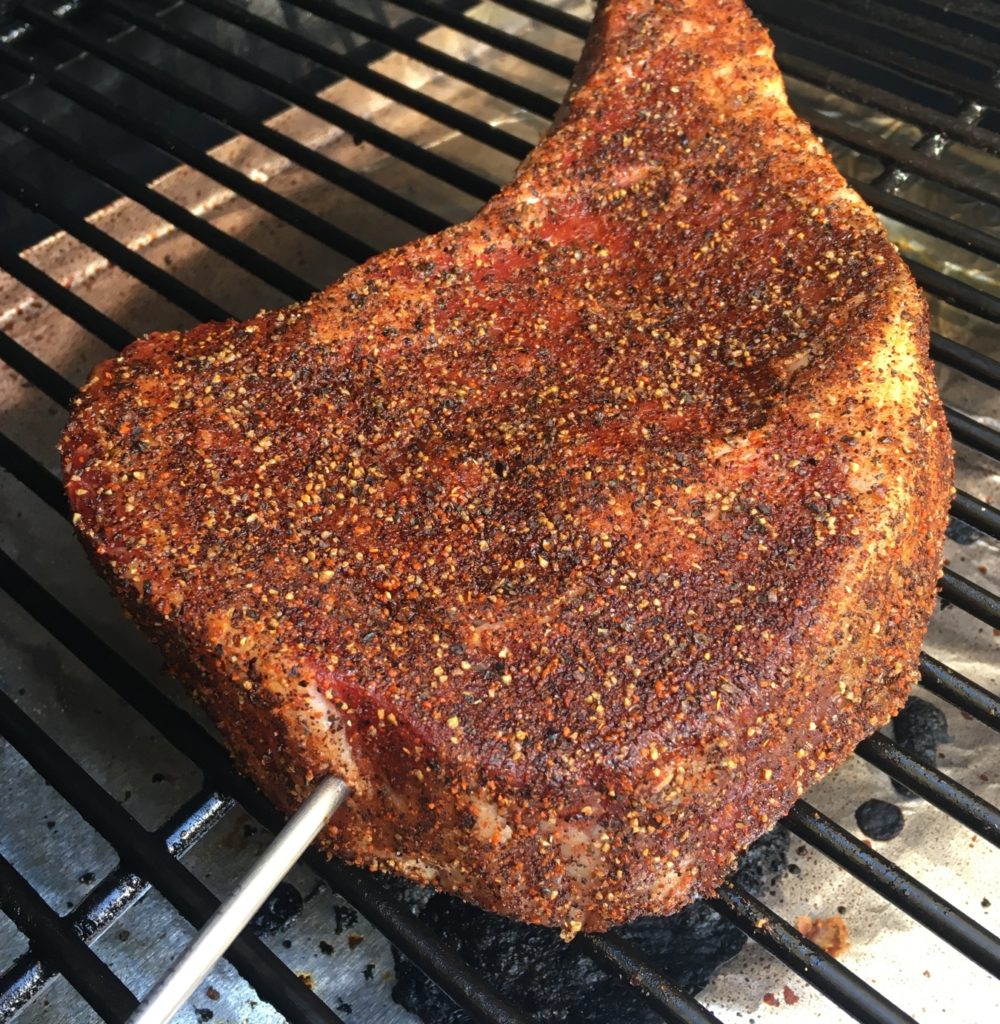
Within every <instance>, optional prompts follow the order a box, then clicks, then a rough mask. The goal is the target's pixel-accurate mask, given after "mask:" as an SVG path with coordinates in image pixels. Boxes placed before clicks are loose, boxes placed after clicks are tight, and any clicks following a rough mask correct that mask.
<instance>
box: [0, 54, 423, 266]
mask: <svg viewBox="0 0 1000 1024" xmlns="http://www.w3.org/2000/svg"><path fill="white" fill-rule="evenodd" d="M3 58H6V59H7V60H8V61H9V62H11V63H13V64H15V65H16V66H17V68H18V70H20V71H23V72H24V74H26V75H29V76H35V75H38V76H43V77H44V78H45V84H46V85H47V86H49V87H50V88H52V89H54V90H56V91H57V92H59V93H60V94H62V95H63V96H66V97H68V98H69V99H71V100H73V101H74V102H75V103H77V104H79V105H80V106H81V107H82V108H83V109H84V110H90V111H92V112H94V113H96V114H98V115H99V116H100V117H103V118H104V119H105V120H107V121H108V122H110V123H111V124H115V125H118V126H119V127H121V128H124V129H125V130H126V131H128V132H131V133H132V134H133V135H135V136H136V137H137V138H141V139H143V140H145V141H146V142H149V143H151V144H152V145H154V146H156V147H157V148H159V149H162V150H163V151H164V152H166V153H170V154H172V155H173V156H175V157H177V158H178V159H179V160H181V161H183V162H184V163H186V164H188V165H189V166H190V167H193V168H194V169H195V170H197V171H200V172H201V173H202V174H204V175H206V176H207V177H209V178H211V179H213V180H214V181H216V182H218V184H220V185H223V186H224V187H226V188H228V189H229V190H230V191H232V192H234V193H235V194H236V195H239V196H242V197H243V198H244V199H247V200H249V201H250V202H251V203H253V204H254V205H255V206H258V207H259V208H260V209H262V210H266V211H267V212H268V213H272V214H274V216H276V217H278V218H279V219H281V220H283V221H284V222H285V223H286V224H289V225H290V226H292V227H294V228H295V229H296V230H298V231H301V232H302V233H303V234H306V235H309V236H310V237H311V238H315V239H316V240H317V241H319V242H322V243H323V244H324V245H326V246H328V247H330V248H331V249H334V250H336V251H337V252H340V253H342V254H343V255H345V256H347V257H348V258H350V259H352V260H354V261H355V262H359V263H360V262H361V261H362V260H365V259H367V258H368V257H369V256H371V255H374V253H375V250H374V249H373V248H372V247H371V246H369V245H366V244H365V243H364V242H361V241H360V240H358V239H357V238H354V237H353V236H352V235H349V234H347V232H345V231H342V230H341V229H340V228H338V227H336V225H334V224H331V223H329V222H328V221H326V220H324V219H323V218H322V217H318V216H317V215H316V214H314V213H311V212H310V211H309V210H307V209H306V208H305V207H304V206H299V205H298V204H297V203H294V202H292V200H290V199H286V198H284V197H283V196H281V195H279V194H278V193H277V192H273V191H271V189H269V188H265V187H264V186H263V185H260V184H258V183H257V182H255V181H253V180H252V179H250V178H248V177H247V176H246V175H245V174H242V173H241V172H239V171H237V170H234V169H233V168H232V167H230V166H229V165H228V164H225V163H223V162H222V161H221V160H216V159H215V158H214V157H212V156H209V155H208V154H207V153H204V152H202V151H201V150H200V149H198V148H196V147H194V146H189V145H188V144H187V143H185V142H184V141H183V140H182V139H180V138H179V137H178V136H177V135H174V134H172V133H171V132H170V131H169V129H167V128H164V127H163V126H161V125H158V124H150V123H149V122H148V120H146V119H144V118H143V117H142V115H140V114H136V113H133V112H132V111H130V110H129V109H128V108H127V107H123V106H122V105H121V104H119V103H114V102H113V101H110V100H107V99H106V98H105V97H103V96H102V95H101V94H100V93H98V92H96V91H94V90H93V89H90V88H89V87H88V86H86V85H84V84H83V83H82V82H77V81H75V80H74V79H73V78H72V77H71V76H69V75H67V74H65V72H62V71H59V70H58V69H56V68H45V67H43V66H42V65H40V64H39V63H38V62H37V61H34V60H27V59H24V60H22V59H21V58H20V55H16V54H14V52H13V51H11V50H8V51H7V52H6V53H3V54H0V59H3ZM233 127H234V130H237V131H238V130H239V129H238V128H236V127H235V126H233ZM269 133H270V129H264V130H262V131H261V134H262V135H268V134H269ZM246 134H249V133H246ZM274 134H275V135H276V136H277V138H278V139H279V140H281V139H284V138H285V136H282V135H279V134H278V133H277V132H275V133H274ZM258 141H260V140H258ZM289 141H290V142H291V141H292V140H289ZM264 144H265V145H267V144H268V143H266V142H265V143H264ZM278 144H279V145H281V143H280V141H279V143H278ZM68 145H70V146H73V147H74V148H77V147H76V144H75V143H72V142H70V143H69V144H68ZM295 145H296V146H297V145H298V144H297V143H295ZM271 148H273V149H275V152H279V150H278V149H277V148H276V147H273V146H272V147H271ZM303 148H304V147H303ZM306 152H307V153H310V154H313V155H315V154H314V153H313V151H312V150H306ZM284 155H289V154H287V153H286V154H284ZM290 158H291V157H290ZM311 162H312V163H316V164H317V165H319V164H323V163H324V162H325V161H324V160H323V158H319V159H318V160H317V161H311ZM302 166H305V164H302ZM334 166H337V165H334ZM309 170H311V171H313V172H314V173H317V174H319V173H320V172H319V170H318V169H317V167H309ZM327 180H331V183H333V184H338V183H337V182H332V176H331V177H329V178H328V179H327ZM421 212H422V211H421Z"/></svg>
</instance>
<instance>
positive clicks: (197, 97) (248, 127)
mask: <svg viewBox="0 0 1000 1024" xmlns="http://www.w3.org/2000/svg"><path fill="white" fill-rule="evenodd" d="M26 10H27V8H26ZM30 13H31V14H32V15H33V16H34V15H36V14H37V16H38V20H39V21H40V22H42V23H44V24H46V25H49V26H50V27H52V28H53V29H54V30H55V31H56V32H57V33H58V34H59V35H61V36H63V37H65V38H66V39H68V40H69V41H70V42H71V43H73V44H74V45H75V46H78V47H79V48H80V49H81V50H84V51H89V52H91V53H93V54H94V55H96V56H98V57H100V58H101V60H104V61H106V62H107V63H108V64H111V65H113V66H114V67H117V68H118V69H119V70H121V71H124V72H126V74H129V75H132V76H133V77H134V78H136V79H137V80H138V81H141V82H143V83H144V84H145V85H149V86H151V87H152V88H154V89H157V90H158V91H159V92H161V93H163V94H164V95H166V96H169V97H170V98H171V99H175V100H177V101H178V102H180V103H183V104H185V105H186V106H188V107H190V108H191V109H192V111H194V112H195V113H197V114H199V115H208V116H209V117H212V118H214V119H215V120H217V121H218V122H220V123H221V124H225V125H226V126H227V127H229V128H232V129H233V130H234V131H236V132H239V133H240V134H243V135H246V136H247V137H248V138H251V139H254V140H255V141H257V142H260V143H261V144H262V145H265V146H267V147H268V148H269V149H271V150H273V151H274V152H275V153H280V154H281V155H282V156H285V157H288V159H290V160H292V161H293V162H295V163H297V164H298V165H299V166H300V167H303V168H305V169H307V170H309V171H311V172H312V173H314V174H316V175H318V176H319V177H321V178H323V179H324V180H325V181H328V182H329V183H330V184H331V185H336V186H338V187H339V188H343V189H344V190H345V191H348V192H350V193H352V194H353V195H356V196H358V197H359V198H361V199H364V200H365V201H366V202H369V203H371V204H372V205H373V206H377V207H378V208H379V209H380V210H384V211H386V212H388V213H391V214H393V216H396V217H399V218H400V220H403V221H406V222H407V223H410V224H413V225H414V226H416V227H418V228H420V229H421V230H423V231H439V230H440V229H441V228H442V227H446V226H447V221H445V220H443V219H442V218H440V217H437V216H434V215H432V214H429V213H427V211H425V210H424V209H423V208H421V207H419V206H417V205H416V204H414V203H411V202H410V201H409V200H406V199H404V198H402V197H400V196H398V195H397V194H396V193H395V192H393V191H392V190H390V189H387V188H383V187H382V186H380V185H377V184H376V183H375V182H373V181H371V180H370V178H368V177H365V176H364V175H361V174H358V173H356V172H354V171H351V170H349V169H348V168H346V167H344V166H343V165H341V164H338V163H337V162H336V161H334V160H331V159H329V158H328V157H325V156H322V155H320V154H319V153H317V152H316V151H315V150H313V149H311V148H310V147H308V146H305V145H302V144H301V143H299V142H296V141H295V140H294V139H292V138H291V137H290V136H287V135H283V134H282V133H281V132H279V131H276V130H275V129H273V128H269V127H268V126H267V125H264V124H261V123H260V122H258V121H255V120H254V119H253V118H252V117H247V116H245V115H243V114H241V113H240V111H239V110H238V109H237V108H235V107H233V106H230V105H229V104H228V103H224V102H223V101H221V100H219V99H217V98H216V97H215V96H213V95H211V94H210V93H207V92H205V91H203V90H201V89H198V88H196V87H194V86H191V85H189V84H188V83H187V82H184V81H181V80H180V79H179V78H176V77H174V76H173V75H170V74H167V73H165V72H163V71H161V70H159V69H158V68H155V67H153V65H151V64H147V63H145V62H144V61H142V60H139V59H137V58H135V57H133V56H132V55H131V54H129V53H126V52H124V51H122V50H121V49H119V48H117V47H114V46H110V45H108V44H107V43H105V42H104V41H103V40H101V39H100V38H99V37H98V36H97V35H95V34H94V33H92V32H88V31H84V30H81V29H79V28H77V27H75V26H73V25H68V24H66V23H65V22H64V21H63V20H62V19H60V18H55V17H52V16H51V15H48V14H47V13H46V12H43V11H35V9H33V8H32V9H31V10H30ZM8 59H9V58H8ZM29 63H32V64H34V63H35V62H33V61H30V62H29ZM64 77H65V78H66V79H68V82H69V83H70V85H69V88H70V89H76V88H80V87H81V86H82V83H77V81H76V80H75V79H74V78H73V77H72V76H64ZM82 88H84V89H86V87H85V86H82ZM59 91H60V92H62V91H63V89H62V88H60V90H59ZM68 95H69V96H70V98H71V99H75V96H74V95H73V94H72V93H69V94H68ZM116 106H118V107H119V109H125V108H121V107H120V105H116ZM156 132H162V133H163V135H164V137H165V138H171V142H170V144H169V146H165V145H164V143H163V142H162V141H161V142H160V143H159V145H160V146H161V148H166V149H167V151H168V152H172V153H176V154H178V155H180V154H181V149H182V148H183V149H184V150H185V151H186V152H192V148H189V147H187V146H184V145H183V143H180V142H178V141H177V137H176V135H173V134H172V133H171V132H170V130H169V128H165V127H164V126H163V125H157V126H156ZM154 144H156V143H155V142H154ZM194 153H197V150H194V151H193V152H192V155H194ZM182 158H183V160H184V162H185V163H190V164H191V165H192V166H193V167H196V168H197V169H199V170H200V169H201V168H200V167H199V166H198V165H199V163H204V158H203V157H196V158H195V160H188V158H187V156H183V157H182ZM196 160H197V162H195V161H196ZM212 163H213V164H216V165H219V168H221V167H226V165H224V164H221V162H220V161H212ZM219 168H217V169H219ZM226 169H227V170H229V171H230V172H231V173H232V174H234V175H235V176H236V177H237V178H242V179H244V181H249V179H246V178H245V176H244V175H241V174H238V173H237V172H234V171H232V168H226ZM211 176H212V177H216V175H215V174H211ZM251 184H252V183H251ZM242 187H244V188H246V187H247V186H246V185H243V186H242ZM234 191H235V189H234ZM262 191H263V192H266V193H268V194H269V195H271V196H275V198H276V199H277V198H278V197H277V196H276V194H275V193H273V192H270V190H268V189H262ZM258 195H259V193H258ZM254 201H255V202H256V200H254ZM285 202H286V203H287V202H288V201H287V200H286V201H285ZM288 205H289V206H291V207H292V211H293V217H298V218H299V219H301V218H302V217H303V216H304V215H307V211H305V210H304V209H303V208H301V207H296V205H295V204H293V203H288ZM295 210H299V211H300V212H298V213H295V212H294V211H295ZM281 216H282V217H284V215H283V214H282V215H281ZM309 216H312V215H309ZM316 220H319V223H320V224H322V232H324V233H325V235H326V237H327V239H328V240H329V242H330V244H334V242H333V240H334V239H338V238H339V239H340V241H341V242H343V244H345V245H350V246H351V248H352V249H353V251H351V250H348V249H341V251H343V252H344V253H345V254H346V255H349V256H351V258H352V259H355V260H359V261H360V260H364V259H368V257H369V256H372V255H374V254H375V250H374V249H372V248H371V246H368V245H365V244H364V243H362V242H359V241H358V240H357V239H352V238H351V236H350V235H348V234H347V233H346V232H343V231H341V230H339V229H338V228H336V227H335V226H334V225H332V224H328V223H327V222H326V221H322V220H320V219H319V218H316ZM289 223H292V224H294V225H295V226H296V227H298V226H299V225H298V224H296V222H295V220H294V219H289ZM320 240H323V239H322V237H320ZM336 244H337V247H338V248H340V242H338V243H336Z"/></svg>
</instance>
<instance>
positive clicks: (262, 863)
mask: <svg viewBox="0 0 1000 1024" xmlns="http://www.w3.org/2000/svg"><path fill="white" fill-rule="evenodd" d="M349 793H350V787H349V786H348V785H347V783H346V782H344V781H343V780H342V779H338V778H336V777H335V776H328V777H327V778H325V779H323V781H322V782H321V783H320V784H319V785H318V786H317V787H316V788H315V789H314V790H313V792H312V793H311V794H310V795H309V797H308V799H307V800H306V801H305V802H304V803H303V804H302V806H301V807H300V808H299V809H298V810H297V811H296V812H295V814H293V815H292V817H291V818H289V819H288V823H287V824H286V825H285V827H284V828H283V829H282V830H281V831H280V832H279V833H278V834H277V836H275V839H274V842H273V843H271V845H270V846H269V847H268V848H267V850H266V851H265V852H264V854H263V856H262V857H261V858H260V860H258V861H257V863H256V864H254V866H253V867H252V868H251V869H250V871H249V872H248V873H247V875H246V877H245V878H244V879H243V881H242V882H240V884H239V885H238V886H237V888H236V891H235V892H234V893H233V894H232V896H230V897H229V899H227V900H226V901H225V902H224V903H222V904H221V905H220V906H219V908H218V910H216V912H215V913H214V914H213V915H212V916H211V917H210V918H209V920H208V922H207V923H206V924H205V927H204V928H203V929H202V930H201V932H200V933H199V935H198V937H197V938H196V939H195V940H194V941H193V942H192V943H191V945H190V946H188V948H187V950H186V951H185V952H184V954H183V955H182V956H181V958H180V959H179V960H178V961H177V963H176V964H174V966H173V967H172V968H171V969H170V970H169V971H168V972H167V973H166V974H165V975H164V976H163V977H162V978H161V979H160V980H159V981H158V982H157V983H156V985H155V986H154V987H153V989H152V990H151V991H150V993H149V995H147V996H146V998H145V999H144V1000H143V1001H142V1002H141V1003H140V1004H139V1006H138V1008H137V1009H136V1011H135V1013H133V1014H132V1016H131V1017H129V1019H128V1024H167V1022H168V1021H170V1020H171V1019H172V1018H173V1016H174V1014H175V1013H176V1012H177V1011H178V1010H179V1009H180V1008H181V1007H182V1006H183V1005H184V1003H185V1002H186V1001H187V999H188V997H189V996H190V995H191V993H192V992H194V990H195V989H196V988H197V987H198V985H199V984H200V983H201V981H202V980H203V979H204V977H205V975H206V974H208V972H209V971H210V970H211V969H212V968H213V967H214V966H215V963H216V961H217V960H219V958H220V957H222V956H223V954H224V953H225V952H226V950H227V949H228V948H229V947H230V946H231V945H232V943H233V941H234V940H235V939H236V937H237V936H238V935H239V934H240V932H241V931H243V929H244V928H245V927H246V926H247V924H249V922H250V919H251V918H252V917H253V916H254V914H256V913H257V911H258V909H259V908H260V906H261V905H262V904H263V903H264V901H265V900H266V899H267V898H268V896H270V895H271V893H272V892H273V891H274V889H275V887H276V886H277V884H278V883H279V882H280V881H281V880H282V879H283V878H284V877H285V875H287V874H288V872H289V871H290V870H291V869H292V867H293V866H294V865H295V862H296V861H297V860H298V859H299V857H301V856H302V854H303V853H304V852H305V850H306V848H307V847H308V846H309V844H310V843H311V842H312V841H313V840H314V839H315V838H316V836H317V835H318V834H319V831H320V829H321V828H322V827H323V826H324V825H325V824H326V823H327V821H328V820H329V819H330V817H331V816H332V815H333V813H334V812H335V811H336V810H337V808H339V807H340V805H341V804H342V803H343V802H344V800H345V799H346V798H347V796H348V794H349Z"/></svg>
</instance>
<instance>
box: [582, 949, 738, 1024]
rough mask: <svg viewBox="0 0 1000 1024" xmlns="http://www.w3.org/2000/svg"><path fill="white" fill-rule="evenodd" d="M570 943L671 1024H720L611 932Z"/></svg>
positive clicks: (707, 1011)
mask: <svg viewBox="0 0 1000 1024" xmlns="http://www.w3.org/2000/svg"><path fill="white" fill-rule="evenodd" d="M573 944H574V945H575V946H579V947H580V949H581V950H582V951H583V952H584V953H585V954H586V955H587V956H589V957H590V958H591V959H592V960H595V961H596V962H597V963H599V964H600V965H601V966H603V967H605V968H608V969H609V970H610V971H611V972H616V973H617V974H618V975H619V976H620V977H621V978H622V979H623V980H624V981H627V982H629V983H630V984H632V985H635V986H636V987H637V988H639V989H641V990H642V993H643V995H645V997H646V1000H647V1002H648V1003H649V1005H650V1006H651V1007H652V1008H653V1009H654V1010H656V1012H657V1013H659V1014H660V1015H661V1016H662V1017H663V1019H664V1020H666V1021H670V1022H671V1024H720V1021H719V1018H718V1017H716V1016H715V1014H714V1013H711V1012H710V1011H709V1010H707V1009H706V1008H705V1007H704V1006H702V1005H701V1003H699V1002H698V1000H697V999H695V998H694V997H693V996H690V995H688V994H687V993H686V992H685V991H684V990H683V989H680V988H677V987H676V986H675V985H671V984H670V983H669V982H667V980H666V978H665V977H664V975H663V972H662V971H660V970H659V969H658V968H656V967H653V966H652V965H651V964H650V963H649V962H648V961H647V960H646V959H645V958H644V957H643V955H642V953H641V952H640V951H639V950H638V949H636V947H635V946H634V945H633V944H632V943H631V942H628V941H626V940H625V939H622V938H620V937H619V936H617V935H615V934H613V933H612V932H602V933H596V934H592V935H584V934H580V935H578V936H577V937H576V939H574V941H573Z"/></svg>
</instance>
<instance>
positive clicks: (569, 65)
mask: <svg viewBox="0 0 1000 1024" xmlns="http://www.w3.org/2000/svg"><path fill="white" fill-rule="evenodd" d="M390 2H391V3H392V4H394V5H395V6H396V7H402V8H403V9H404V10H407V11H413V13H414V14H419V15H420V16H421V17H424V18H426V19H427V20H428V21H432V22H437V23H439V24H441V25H447V26H448V27H449V28H453V29H455V30H456V31H458V32H461V33H462V34H463V35H466V36H468V37H469V38H470V39H476V40H478V41H479V42H482V43H486V44H487V45H488V46H492V47H493V48H494V49H495V50H501V51H502V52H503V53H509V54H511V55H512V56H514V57H520V58H521V60H524V61H526V62H527V63H529V64H533V65H534V66H535V67H538V68H541V69H542V70H543V71H551V72H552V73H553V74H554V75H559V76H560V77H562V78H569V77H570V75H572V74H573V69H574V68H575V67H576V61H574V60H571V59H570V58H569V57H563V56H562V55H561V54H558V53H554V52H553V51H552V50H549V49H547V48H546V47H544V46H538V45H536V44H535V43H532V42H529V41H528V40H526V39H520V38H518V37H517V36H513V35H511V34H510V33H509V32H504V31H502V30H501V29H497V28H494V27H493V26H492V25H486V24H484V23H483V22H481V21H477V20H476V19H475V18H470V17H469V16H468V15H467V14H461V13H460V12H458V11H455V10H451V9H449V8H447V7H442V6H441V5H440V4H438V3H434V2H432V0H390Z"/></svg>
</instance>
